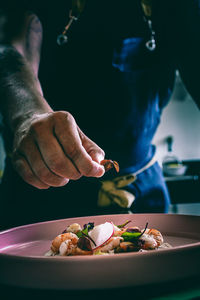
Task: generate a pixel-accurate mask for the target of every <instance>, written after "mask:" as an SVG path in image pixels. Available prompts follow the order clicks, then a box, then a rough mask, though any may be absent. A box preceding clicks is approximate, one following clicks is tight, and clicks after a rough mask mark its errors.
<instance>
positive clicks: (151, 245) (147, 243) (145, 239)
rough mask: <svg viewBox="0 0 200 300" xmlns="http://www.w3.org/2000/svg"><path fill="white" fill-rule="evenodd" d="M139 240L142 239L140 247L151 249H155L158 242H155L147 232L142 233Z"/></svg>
mask: <svg viewBox="0 0 200 300" xmlns="http://www.w3.org/2000/svg"><path fill="white" fill-rule="evenodd" d="M139 240H141V241H142V244H141V249H144V250H153V249H156V248H157V247H158V244H157V242H156V240H155V239H154V237H153V236H151V235H149V234H146V233H144V234H143V235H142V236H141V237H140V238H139Z"/></svg>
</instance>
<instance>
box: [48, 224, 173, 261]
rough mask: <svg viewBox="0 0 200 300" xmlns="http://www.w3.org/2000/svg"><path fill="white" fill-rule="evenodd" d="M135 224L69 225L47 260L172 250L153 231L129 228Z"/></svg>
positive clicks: (51, 249)
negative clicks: (55, 257) (51, 257)
mask: <svg viewBox="0 0 200 300" xmlns="http://www.w3.org/2000/svg"><path fill="white" fill-rule="evenodd" d="M131 222H132V221H126V222H124V223H123V224H120V225H116V224H114V223H113V222H105V223H102V224H98V225H96V226H95V224H94V222H89V223H87V224H85V225H84V226H83V227H81V226H80V224H78V223H73V224H70V225H68V226H67V227H66V229H65V230H64V231H63V232H62V233H61V234H59V235H58V236H56V237H55V238H54V240H53V241H52V244H51V247H50V250H49V251H48V252H47V253H46V254H45V255H46V256H57V255H59V256H74V255H110V254H116V253H125V252H144V251H149V250H158V249H161V248H169V247H171V246H170V245H169V244H168V243H164V239H163V236H162V234H161V232H160V231H159V230H157V229H154V228H150V229H149V228H148V223H146V226H145V228H143V229H140V228H139V227H137V226H130V223H131Z"/></svg>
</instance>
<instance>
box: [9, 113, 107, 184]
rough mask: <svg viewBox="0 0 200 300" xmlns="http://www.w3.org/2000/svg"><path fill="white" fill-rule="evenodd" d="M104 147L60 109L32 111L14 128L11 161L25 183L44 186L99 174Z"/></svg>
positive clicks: (101, 171) (100, 174) (100, 173)
mask: <svg viewBox="0 0 200 300" xmlns="http://www.w3.org/2000/svg"><path fill="white" fill-rule="evenodd" d="M102 159H104V151H103V150H102V149H101V148H99V147H98V146H97V145H96V144H95V143H94V142H93V141H91V140H90V139H89V138H88V137H87V136H86V135H85V134H84V133H83V132H82V131H81V130H80V128H79V127H78V126H77V124H76V122H75V120H74V118H73V116H72V115H71V114H70V113H68V112H64V111H59V112H50V113H45V114H41V115H35V116H34V117H33V118H32V119H31V120H28V121H26V122H24V123H23V124H21V125H20V126H19V127H18V129H17V130H16V132H15V139H14V151H13V164H14V167H15V169H16V171H17V172H18V173H19V174H20V176H21V177H22V178H23V179H24V180H25V181H26V182H27V183H29V184H31V185H33V186H35V187H37V188H39V189H47V188H48V187H50V186H54V187H57V186H63V185H65V184H67V183H68V181H69V179H72V180H77V179H79V178H80V177H81V176H88V177H101V176H102V175H103V174H104V172H105V170H104V167H103V166H101V165H100V164H99V163H100V161H101V160H102Z"/></svg>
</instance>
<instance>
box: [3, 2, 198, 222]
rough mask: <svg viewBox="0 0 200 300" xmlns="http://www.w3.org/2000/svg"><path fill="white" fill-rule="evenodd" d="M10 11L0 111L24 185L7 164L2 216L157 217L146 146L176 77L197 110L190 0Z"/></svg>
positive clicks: (165, 198)
mask: <svg viewBox="0 0 200 300" xmlns="http://www.w3.org/2000/svg"><path fill="white" fill-rule="evenodd" d="M22 2H24V3H21V4H20V3H19V2H18V1H12V2H11V4H10V6H9V4H8V3H6V4H5V5H4V6H6V8H5V7H3V5H2V14H1V16H2V17H1V20H2V22H1V23H2V26H1V27H2V28H1V57H0V66H1V73H0V84H1V109H2V114H3V115H4V119H5V122H6V124H7V126H8V127H9V128H10V135H11V137H9V138H8V133H7V140H8V143H7V144H8V146H7V148H8V151H10V153H11V157H12V162H13V166H14V168H15V170H16V171H17V173H18V174H19V175H20V177H21V178H22V179H23V181H25V182H26V183H27V184H25V183H23V181H21V180H20V178H19V177H18V176H16V177H15V178H14V179H13V181H11V177H10V176H11V175H10V170H9V162H8V163H7V170H6V171H5V175H4V178H3V184H2V190H3V191H4V192H5V197H8V195H9V193H10V196H11V197H12V203H9V206H10V205H11V207H12V208H14V207H15V208H14V210H13V211H14V212H13V213H12V217H11V216H10V217H9V218H10V219H12V220H14V221H13V223H20V222H21V223H25V222H30V221H32V220H33V221H37V220H43V219H48V218H53V217H55V218H58V217H65V216H66V217H67V216H76V215H84V214H93V213H99V212H102V211H101V210H100V209H98V208H97V204H98V206H99V207H104V206H106V207H107V208H108V211H111V212H115V211H116V210H115V209H118V208H119V209H121V208H126V209H131V210H132V211H134V212H167V210H168V205H169V195H168V192H167V188H166V185H165V182H164V179H163V177H162V172H161V169H160V167H159V166H158V164H157V163H156V162H155V161H154V154H155V147H154V146H153V145H151V141H152V138H153V136H154V133H155V131H156V128H157V126H158V124H159V121H160V116H161V112H162V109H163V108H164V106H165V105H166V104H167V102H168V101H169V98H170V95H171V92H172V89H173V83H174V74H175V70H176V69H178V70H179V72H180V74H181V76H182V78H183V80H184V82H185V84H186V87H187V88H188V90H189V92H190V93H191V95H192V96H193V97H194V100H197V101H199V89H198V78H197V77H196V76H195V71H198V70H199V36H200V35H199V30H200V27H199V10H198V9H199V6H198V4H199V1H192V2H191V1H187V0H185V1H175V3H174V1H168V2H167V3H163V2H162V3H160V2H159V1H150V0H149V1H147V0H145V1H144V0H142V1H141V0H140V1H139V0H135V1H129V0H127V1H125V2H123V3H122V2H120V1H90V0H88V1H81V0H80V1H75V0H74V1H59V2H58V3H56V4H55V3H53V4H50V3H48V6H47V4H45V3H43V4H42V3H38V4H37V1H36V2H35V1H34V4H32V3H31V1H29V2H28V6H27V3H26V1H22ZM108 2H109V3H108ZM70 11H71V14H70ZM68 15H69V17H68ZM169 16H170V20H169ZM70 17H71V19H73V20H72V22H73V24H72V25H71V27H70V28H69V30H67V29H68V26H67V27H66V30H65V31H67V32H66V34H67V35H68V41H67V43H62V42H63V39H64V41H65V39H66V38H65V31H64V32H63V29H64V26H65V25H66V24H67V23H68V22H69V21H70V20H71V19H70ZM77 18H78V20H76V19H77ZM69 25H70V24H69ZM62 32H63V34H64V37H63V36H60V35H61V34H62ZM9 143H10V144H9ZM102 149H103V150H102ZM104 153H106V158H111V159H114V160H116V161H118V162H119V164H120V170H121V173H120V174H119V177H117V178H115V177H116V174H115V173H112V172H111V173H107V174H105V175H104V168H103V167H102V166H101V165H100V162H101V160H102V159H103V158H104V156H105V154H104ZM103 175H104V176H103ZM13 176H14V175H13ZM101 176H103V177H102V178H101V179H99V177H101ZM88 177H90V178H88ZM49 187H59V189H58V188H56V189H55V188H54V189H52V188H51V189H49ZM38 189H39V190H38ZM99 189H100V191H99ZM18 195H20V198H18V200H17V202H16V201H13V200H14V199H13V198H14V197H17V196H18ZM98 197H99V198H98ZM97 198H98V200H97ZM9 201H10V200H9ZM4 205H5V209H4V212H5V211H6V208H7V206H6V204H5V203H4ZM109 209H110V210H109ZM103 211H104V212H105V211H106V210H103ZM19 212H20V213H19ZM16 213H18V214H19V215H20V217H19V219H17V218H16ZM22 215H23V221H22ZM9 222H11V221H9ZM9 224H10V223H9Z"/></svg>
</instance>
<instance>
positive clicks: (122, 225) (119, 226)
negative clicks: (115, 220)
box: [117, 220, 131, 228]
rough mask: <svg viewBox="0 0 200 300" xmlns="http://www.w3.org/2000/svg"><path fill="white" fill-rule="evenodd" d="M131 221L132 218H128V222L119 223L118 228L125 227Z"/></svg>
mask: <svg viewBox="0 0 200 300" xmlns="http://www.w3.org/2000/svg"><path fill="white" fill-rule="evenodd" d="M130 222H131V221H130V220H127V221H126V222H124V223H123V224H121V225H117V227H118V228H123V227H125V226H126V225H127V224H128V223H130Z"/></svg>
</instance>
